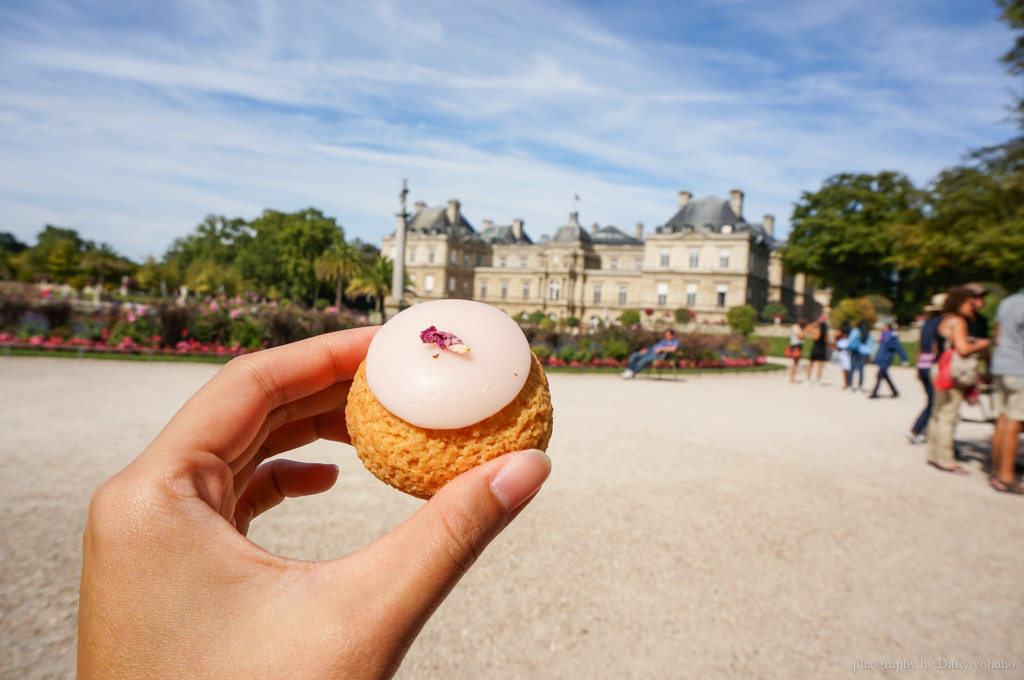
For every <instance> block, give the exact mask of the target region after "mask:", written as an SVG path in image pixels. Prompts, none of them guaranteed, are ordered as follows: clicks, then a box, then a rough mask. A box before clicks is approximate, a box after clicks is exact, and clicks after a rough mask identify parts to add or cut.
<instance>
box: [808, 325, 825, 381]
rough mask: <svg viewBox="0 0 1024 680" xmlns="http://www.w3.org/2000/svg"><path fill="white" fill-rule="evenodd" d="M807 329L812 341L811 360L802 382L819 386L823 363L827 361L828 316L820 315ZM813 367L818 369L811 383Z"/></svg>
mask: <svg viewBox="0 0 1024 680" xmlns="http://www.w3.org/2000/svg"><path fill="white" fill-rule="evenodd" d="M808 328H809V329H810V336H811V337H812V338H813V339H814V343H812V344H811V360H810V362H808V364H807V380H805V381H804V384H805V385H820V384H821V371H822V370H823V369H824V368H825V362H826V361H828V346H829V343H828V341H829V337H828V315H827V314H822V315H821V316H820V317H818V320H817V321H815V322H814V323H812V324H811V325H810V326H809V327H808ZM815 365H817V367H818V373H817V376H816V377H815V379H814V381H813V382H812V381H811V374H812V372H813V371H814V367H815Z"/></svg>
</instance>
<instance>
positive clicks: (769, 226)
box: [764, 215, 775, 238]
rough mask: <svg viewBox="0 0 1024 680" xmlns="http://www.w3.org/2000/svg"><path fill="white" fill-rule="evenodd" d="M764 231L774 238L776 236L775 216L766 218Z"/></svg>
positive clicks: (766, 216)
mask: <svg viewBox="0 0 1024 680" xmlns="http://www.w3.org/2000/svg"><path fill="white" fill-rule="evenodd" d="M764 230H765V231H766V232H768V235H769V236H771V237H773V238H774V236H775V215H765V216H764Z"/></svg>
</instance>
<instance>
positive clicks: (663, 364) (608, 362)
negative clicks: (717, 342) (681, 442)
mask: <svg viewBox="0 0 1024 680" xmlns="http://www.w3.org/2000/svg"><path fill="white" fill-rule="evenodd" d="M538 360H539V361H540V363H541V365H542V366H547V367H550V368H578V369H581V370H583V369H589V368H605V369H616V370H617V369H624V368H625V367H626V364H627V360H626V359H621V360H619V359H612V358H594V359H590V360H589V361H576V360H569V361H566V360H564V359H560V358H559V357H554V356H553V357H548V358H546V359H540V358H539V357H538ZM767 363H768V362H767V359H766V358H765V357H763V356H762V357H753V358H736V357H722V358H719V359H703V360H700V361H694V360H688V359H679V360H676V361H655V362H654V363H653V364H652V366H653V367H654V368H656V369H665V370H671V369H673V368H674V369H677V370H682V371H700V370H712V369H721V368H753V367H755V366H764V365H766V364H767Z"/></svg>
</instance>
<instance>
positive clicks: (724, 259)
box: [718, 250, 729, 269]
mask: <svg viewBox="0 0 1024 680" xmlns="http://www.w3.org/2000/svg"><path fill="white" fill-rule="evenodd" d="M718 266H719V267H721V268H722V269H728V268H729V251H728V250H719V251H718Z"/></svg>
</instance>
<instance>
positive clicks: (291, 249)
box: [236, 208, 341, 304]
mask: <svg viewBox="0 0 1024 680" xmlns="http://www.w3.org/2000/svg"><path fill="white" fill-rule="evenodd" d="M249 226H250V228H251V229H252V232H253V237H252V240H251V241H249V242H248V243H247V244H246V245H245V246H244V247H243V248H242V249H241V251H240V253H239V255H238V259H237V261H236V262H237V264H238V268H239V271H240V273H241V274H242V276H243V277H244V278H245V280H246V281H248V282H251V283H252V284H254V285H255V286H256V288H257V289H258V290H263V291H269V290H270V289H272V288H273V289H276V290H277V291H279V292H280V293H281V294H283V295H284V296H286V297H289V298H292V299H296V298H299V299H303V300H306V301H307V302H308V303H309V304H313V303H314V302H315V301H316V298H317V291H318V290H319V281H318V280H317V276H316V261H317V258H319V257H320V255H321V254H323V253H324V251H326V250H327V249H329V248H330V247H331V244H333V243H334V242H335V240H336V239H337V238H338V237H339V235H340V234H341V230H340V228H339V227H338V225H337V224H336V223H335V220H334V218H333V217H325V216H324V215H323V213H321V212H320V211H319V210H315V209H313V208H308V209H306V210H302V211H300V212H297V213H281V212H277V211H276V210H266V211H264V212H263V215H262V216H261V217H260V218H259V219H257V220H254V221H253V222H252V223H251V224H250V225H249Z"/></svg>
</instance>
